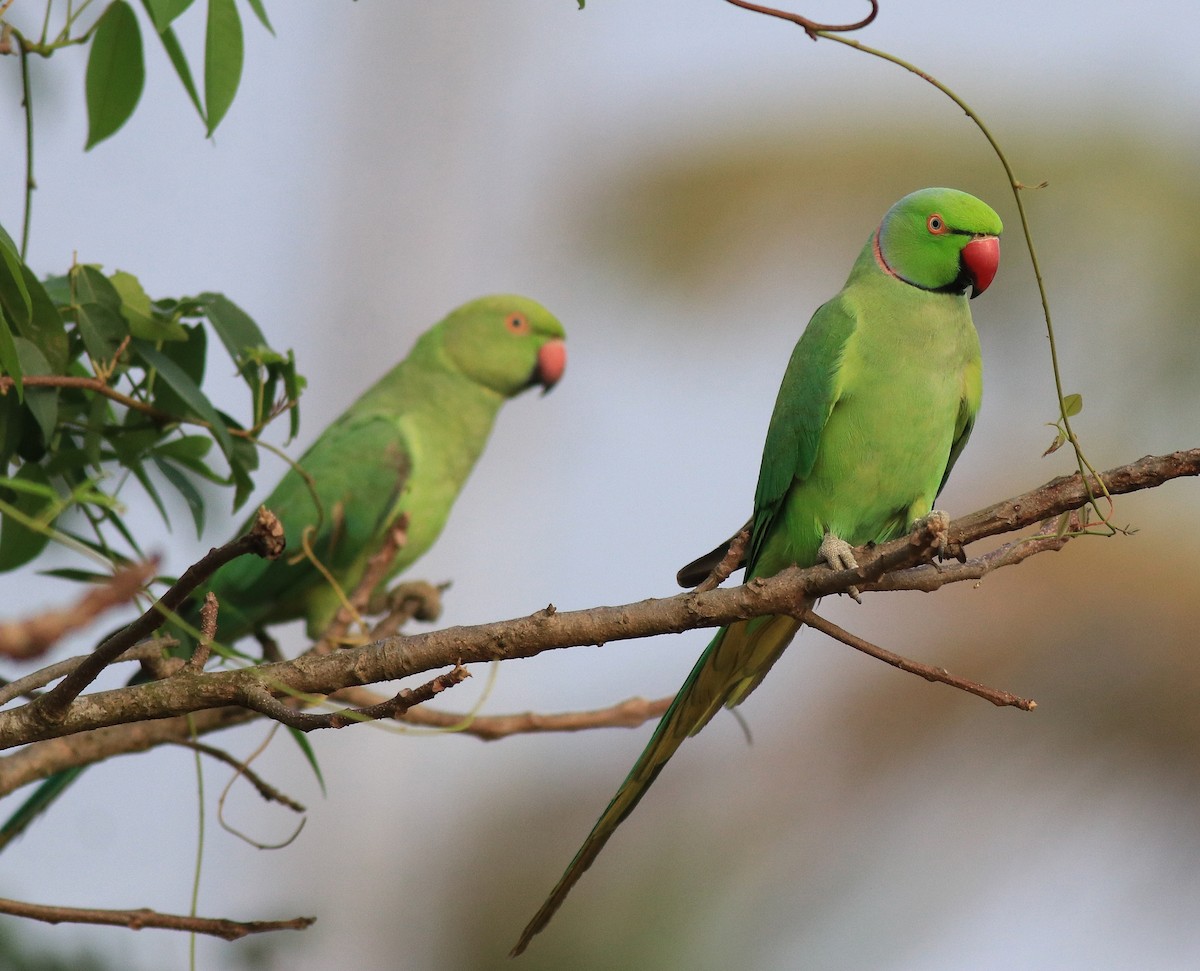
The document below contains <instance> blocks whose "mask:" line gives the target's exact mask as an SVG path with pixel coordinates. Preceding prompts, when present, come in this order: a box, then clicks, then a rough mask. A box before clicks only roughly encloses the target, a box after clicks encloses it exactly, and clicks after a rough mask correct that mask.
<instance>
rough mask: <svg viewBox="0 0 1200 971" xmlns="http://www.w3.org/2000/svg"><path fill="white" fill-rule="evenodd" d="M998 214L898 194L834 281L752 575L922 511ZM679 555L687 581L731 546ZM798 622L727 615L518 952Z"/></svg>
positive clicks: (962, 368) (778, 423)
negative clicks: (685, 560) (675, 759)
mask: <svg viewBox="0 0 1200 971" xmlns="http://www.w3.org/2000/svg"><path fill="white" fill-rule="evenodd" d="M1001 229H1002V226H1001V223H1000V217H999V216H997V215H996V213H995V212H993V211H992V209H991V208H989V207H988V206H987V205H985V204H984V203H983V202H980V201H979V200H978V199H976V198H975V197H973V196H970V195H967V194H966V193H964V192H959V191H957V190H954V189H922V190H920V191H918V192H914V193H912V194H910V195H907V196H905V197H904V198H903V199H901V200H900V201H899V202H897V203H896V204H895V205H894V206H892V208H891V209H889V210H888V212H887V214H886V215H885V216H884V217H883V221H882V222H881V223H880V224H879V228H878V229H877V230H876V231H875V232H874V233H872V234H871V237H870V239H868V240H867V243H866V245H865V246H864V247H863V249H862V252H861V253H860V254H859V257H858V259H857V260H856V261H855V263H854V267H853V268H852V269H851V271H850V277H849V279H847V281H846V283H845V285H844V286H843V287H842V290H841V292H840V293H838V295H837V296H835V297H834V298H833V299H832V300H830V301H829V302H828V303H826V304H823V305H822V306H821V307H820V308H818V309H817V312H816V313H815V314H813V317H812V319H811V320H810V321H809V323H808V327H807V328H806V329H805V331H804V333H803V334H802V335H801V337H800V340H799V342H798V343H797V344H796V348H795V350H794V351H793V352H792V357H791V360H790V361H789V362H788V366H787V371H786V372H785V373H784V377H783V383H782V385H781V386H780V389H779V396H778V398H777V399H776V402H775V410H774V412H773V414H772V415H771V424H770V426H769V428H768V429H767V438H766V444H765V445H764V447H763V457H762V465H761V467H760V470H759V474H758V488H757V490H756V492H755V496H754V511H753V515H752V517H751V519H750V522H749V524H748V525H749V542H748V543H747V546H746V555H745V566H746V579H747V580H750V579H753V578H755V577H769V576H773V575H774V574H776V573H778V572H779V571H780V570H783V569H785V568H786V567H789V566H792V565H798V566H802V567H806V566H813V565H815V564H817V563H818V562H820V561H822V560H823V561H825V562H827V563H829V564H830V566H832V567H834V568H835V569H844V568H848V567H852V566H854V565H855V563H854V557H853V554H852V547H855V546H862V545H863V544H866V543H871V542H874V543H882V542H884V541H886V540H889V539H892V538H894V537H896V536H898V535H901V534H902V533H903V532H904V531H905V530H907V529H908V528H909V527H910V526H911V524H912V523H914V522H915V521H916V520H918V519H920V518H922V517H924V516H926V515H928V514H929V513H930V511H931V510H932V509H933V502H934V499H935V498H936V497H937V495H938V493H939V492H940V491H941V490H942V487H943V486H944V485H945V483H946V478H947V476H948V475H949V474H950V469H951V468H952V467H953V465H954V463H955V461H956V460H957V459H958V456H959V454H960V453H961V452H962V449H963V446H964V445H965V444H966V441H967V437H968V435H970V433H971V427H972V426H973V424H974V422H975V414H976V412H977V411H978V409H979V400H980V394H981V390H982V385H981V374H982V371H981V362H980V355H979V338H978V336H977V335H976V333H975V327H974V325H973V323H972V321H971V311H970V307H969V305H968V303H967V297H966V290H967V288H968V287H970V288H972V296H973V297H974V296H978V295H979V294H980V293H982V292H983V291H984V290H985V289H987V287H988V285H989V284H990V283H991V282H992V279H993V277H994V276H995V275H996V269H997V267H998V265H999V259H1000V242H999V238H998V237H999V235H1000V232H1001ZM728 546H729V543H728V542H727V543H725V544H723V545H722V546H719V547H718V548H717V549H716V550H714V551H713V552H712V553H710V554H708V555H707V556H705V557H701V558H700V559H699V560H697V561H696V562H695V563H693V564H689V566H687V567H684V569H683V570H681V571H680V579H681V581H682V582H686V583H687V585H691V583H692V582H698V581H699V580H701V579H703V578H704V576H705V575H706V574H707V573H708V571H709V569H711V567H712V566H713V565H715V564H716V563H717V562H718V561H719V560H720V559H721V557H722V555H723V554H724V552H725V550H726V549H727V548H728ZM799 627H800V622H799V621H797V620H796V619H795V618H793V617H790V616H770V617H758V618H755V619H752V620H747V621H739V622H737V623H733V624H730V625H729V626H727V627H723V628H721V629H720V630H719V631H718V632H717V634H716V636H715V637H714V638H713V639H712V641H711V643H709V645H708V647H707V648H706V649H705V651H704V653H703V654H702V655H701V656H700V659H699V660H698V661H697V662H696V665H695V667H693V668H692V671H691V673H690V674H689V675H688V677H687V680H686V681H685V682H684V683H683V687H682V688H680V689H679V693H678V694H677V695H676V696H675V700H674V701H673V702H672V704H671V707H670V708H668V709H667V712H666V714H664V715H663V717H662V720H661V721H660V722H659V724H658V727H657V729H655V732H654V735H653V736H652V737H651V739H650V742H649V744H648V745H647V746H646V748H645V750H644V751H643V752H642V754H641V757H640V758H639V759H638V760H637V762H636V763H635V764H634V766H633V769H632V770H631V771H630V773H629V775H628V776H627V777H626V779H625V781H624V782H623V783H622V784H621V787H620V789H618V790H617V794H616V795H615V796H614V797H613V799H612V801H611V802H610V803H609V804H608V808H607V809H605V810H604V813H603V814H602V815H601V816H600V819H599V820H598V821H597V822H596V825H595V826H594V827H593V828H592V831H591V833H590V834H589V835H588V837H587V839H586V840H585V841H584V844H583V846H582V847H581V848H580V850H579V852H578V853H576V854H575V858H574V859H573V860H572V861H571V864H570V866H568V867H567V870H566V872H565V873H564V874H563V876H562V878H561V879H560V880H559V881H558V885H557V886H555V888H554V890H553V891H551V893H550V896H549V897H548V898H547V899H546V902H545V903H544V904H543V905H542V907H541V909H540V910H539V911H538V912H537V914H536V915H535V916H534V918H533V920H531V921H530V922H529V925H528V926H527V927H526V928H525V930H524V932H523V933H522V934H521V937H520V940H518V942H517V944H516V947H514V948H513V951H512V954H513V955H514V956H515V955H517V954H520V953H521V952H522V951H523V950H525V948H526V947H527V946H528V944H529V942H530V940H531V939H532V938H533V936H534V935H535V934H537V933H538V932H539V931H540V930H542V928H544V927H545V926H546V924H547V923H548V922H549V921H550V918H551V917H553V915H554V913H555V911H556V910H558V908H559V906H560V905H561V904H562V902H563V899H564V898H565V897H566V895H567V893H568V892H569V891H570V889H571V887H572V886H574V884H575V882H576V881H577V880H578V879H579V877H580V876H581V875H582V874H583V871H584V870H586V869H587V868H588V867H589V866H590V865H591V864H592V861H593V860H595V859H596V857H597V855H598V854H599V853H600V850H601V849H602V848H603V847H604V844H605V843H606V842H607V841H608V839H609V837H610V836H612V834H613V832H614V831H615V830H616V828H617V826H619V825H620V824H621V822H622V821H623V820H624V819H625V818H626V817H627V816H628V815H629V813H630V812H632V811H633V808H634V806H636V805H637V803H638V800H639V799H641V798H642V796H643V795H644V794H645V792H646V790H647V789H648V788H649V787H650V784H651V783H652V782H654V780H655V778H656V777H657V776H658V773H659V772H660V771H661V770H662V767H663V766H664V765H666V763H667V760H668V759H670V758H671V756H672V755H673V754H674V753H675V750H676V749H678V748H679V746H680V745H681V744H682V743H683V740H684V739H685V738H687V737H688V736H689V735H694V734H695V733H696V732H698V731H700V729H701V728H703V727H704V726H705V725H706V724H708V721H709V720H710V719H711V718H712V717H713V715H715V714H716V713H717V711H719V710H720V709H721V707H722V706H725V707H730V708H731V707H733V706H734V705H737V704H740V703H741V702H742V701H744V700H745V699H746V697H747V695H749V694H750V692H751V691H753V690H754V689H755V688H756V687H757V686H758V685H759V683H760V682H761V681H762V679H763V678H764V677H765V676H766V674H767V672H768V671H769V670H770V668H771V665H772V664H774V663H775V661H776V660H777V659H778V658H779V656H780V655H781V654H782V653H783V650H784V648H786V647H787V645H788V644H789V643H790V642H791V640H792V638H793V637H794V636H795V634H796V631H797V630H798V629H799Z"/></svg>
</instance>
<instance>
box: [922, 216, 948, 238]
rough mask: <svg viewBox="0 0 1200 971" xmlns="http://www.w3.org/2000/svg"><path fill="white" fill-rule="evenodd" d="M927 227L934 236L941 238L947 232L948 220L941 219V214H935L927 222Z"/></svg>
mask: <svg viewBox="0 0 1200 971" xmlns="http://www.w3.org/2000/svg"><path fill="white" fill-rule="evenodd" d="M925 227H926V228H927V229H928V230H929V231H930V232H931V233H933V235H934V236H941V235H942V234H943V233H944V232H946V220H944V219H943V218H942V217H941V214H940V213H936V212H935V213H933V214H932V215H931V216H930V217H929V218H928V219H926V220H925Z"/></svg>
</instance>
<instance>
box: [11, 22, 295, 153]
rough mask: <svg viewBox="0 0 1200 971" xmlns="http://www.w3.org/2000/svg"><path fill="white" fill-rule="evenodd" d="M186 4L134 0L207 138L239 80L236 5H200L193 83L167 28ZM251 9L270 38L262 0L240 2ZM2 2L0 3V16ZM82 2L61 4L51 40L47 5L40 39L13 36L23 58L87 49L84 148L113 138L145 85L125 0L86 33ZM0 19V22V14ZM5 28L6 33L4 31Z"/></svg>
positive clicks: (136, 30)
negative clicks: (200, 44) (199, 52)
mask: <svg viewBox="0 0 1200 971" xmlns="http://www.w3.org/2000/svg"><path fill="white" fill-rule="evenodd" d="M192 3H193V0H141V5H142V8H143V10H144V12H145V14H146V17H147V18H148V20H149V27H150V29H151V32H152V34H153V35H154V36H157V37H158V40H159V42H160V43H161V44H162V46H163V50H164V51H165V52H166V55H167V59H168V60H169V61H170V62H171V66H172V67H173V68H174V69H175V73H176V75H177V76H178V77H179V81H180V83H181V84H182V85H183V89H184V91H185V92H186V93H187V96H188V99H189V100H190V101H191V103H192V106H193V107H194V108H195V109H196V112H197V114H199V116H200V121H201V122H202V123H203V125H204V129H205V133H206V134H207V135H212V133H213V132H214V131H215V130H216V128H217V126H218V125H219V124H220V123H221V120H222V119H223V118H224V117H225V114H226V112H228V111H229V107H230V105H231V104H232V103H233V99H234V96H235V95H236V94H237V89H238V84H239V83H240V82H241V77H242V62H243V56H244V41H243V36H242V19H241V15H240V14H239V13H238V8H237V2H236V0H207V2H206V4H205V7H206V11H205V18H206V19H205V33H204V52H203V75H202V77H201V85H200V86H197V83H196V80H195V79H194V77H193V74H192V68H191V65H190V64H189V62H188V57H187V54H186V53H185V52H184V49H183V46H182V44H180V42H179V38H178V36H177V35H176V33H175V28H174V26H173V24H174V23H175V21H176V20H177V19H178V18H179V16H180V15H181V14H183V13H184V12H185V11H186V10H187V9H188V8H189V7H191V5H192ZM247 3H248V4H249V7H250V9H251V11H252V12H253V13H254V16H255V17H256V18H257V19H258V20H259V22H260V23H261V24H262V25H263V26H264V27H266V29H267V30H269V31H271V32H272V33H274V30H273V28H272V27H271V22H270V20H269V19H268V17H267V11H266V8H265V7H264V6H263V3H262V0H247ZM4 6H5V5H4V4H2V3H0V14H2V13H3V7H4ZM88 7H89V4H88V3H82V4H79V5H77V6H75V7H72V5H71V4H68V5H67V13H66V16H65V19H64V22H63V25H62V28H61V30H59V31H58V33H57V34H56V35H54V36H51V35H50V32H49V30H48V27H49V21H50V11H51V4H50V3H47V6H46V19H45V21H44V23H43V27H42V32H41V37H40V38H38V39H36V40H35V39H33V38H32V37H25V36H24V35H23V34H21V33H20V32H19V31H15V30H14V33H16V35H17V38H18V41H19V43H20V44H21V46H22V48H23V50H24V51H26V52H28V53H34V54H41V55H42V56H44V57H49V56H50V55H51V54H53V53H54V52H55V51H56V50H58V49H59V48H62V47H66V46H69V45H74V44H79V45H87V46H88V62H87V72H86V74H85V85H84V95H85V101H86V103H87V118H88V135H87V143H86V145H85V148H91V147H92V146H94V145H97V144H98V143H100V142H102V141H104V139H106V138H108V137H109V136H111V135H113V134H115V133H116V132H117V131H118V130H119V129H120V128H121V126H122V125H124V124H125V122H126V121H128V120H129V117H130V116H131V115H132V114H133V112H134V109H135V108H136V107H137V104H138V101H139V100H140V99H141V96H142V89H143V88H144V87H145V82H146V66H145V52H144V49H143V44H142V27H141V26H140V25H139V21H138V16H137V13H136V12H135V10H134V8H133V6H132V5H131V4H130V3H129V2H128V0H111V2H110V3H109V4H108V5H107V6H106V7H104V9H103V11H101V13H100V15H99V17H98V18H97V19H96V20H95V21H94V22H93V23H92V24H91V26H89V27H87V28H83V27H82V26H81V25H80V22H79V21H80V19H81V15H82V14H84V12H85V11H87V10H88ZM0 19H3V18H2V17H0ZM6 29H11V28H10V27H7V26H6Z"/></svg>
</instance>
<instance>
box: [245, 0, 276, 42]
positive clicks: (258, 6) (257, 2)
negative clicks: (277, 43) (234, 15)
mask: <svg viewBox="0 0 1200 971" xmlns="http://www.w3.org/2000/svg"><path fill="white" fill-rule="evenodd" d="M250 9H251V10H253V11H254V16H256V17H257V18H258V22H259V23H260V24H262V25H263V26H264V27H266V28H267V30H268V31H270V32H271V36H274V35H275V28H274V27H272V26H271V21H270V20H269V19H268V18H267V8H266V7H264V6H263V4H262V0H250Z"/></svg>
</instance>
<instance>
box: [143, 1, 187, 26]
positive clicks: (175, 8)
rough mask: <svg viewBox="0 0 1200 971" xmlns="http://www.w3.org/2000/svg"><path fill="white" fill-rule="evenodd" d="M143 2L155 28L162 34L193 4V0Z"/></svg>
mask: <svg viewBox="0 0 1200 971" xmlns="http://www.w3.org/2000/svg"><path fill="white" fill-rule="evenodd" d="M142 3H143V5H144V6H145V7H146V12H147V13H148V14H150V19H151V20H153V21H154V29H155V30H157V31H158V32H159V33H160V34H161V33H162V32H163V31H165V30H166V29H167V28H168V27H170V26H171V23H172V22H173V21H174V20H175V18H176V17H178V16H179V15H180V14H181V13H183V12H184V11H185V10H187V8H188V7H190V6H191V5H192V0H142Z"/></svg>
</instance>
